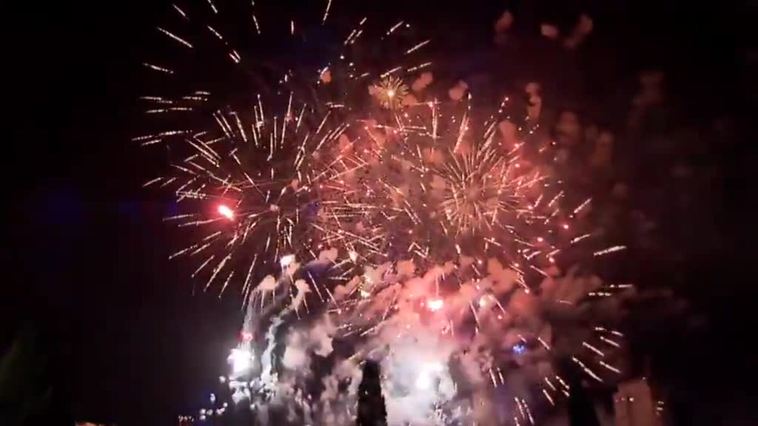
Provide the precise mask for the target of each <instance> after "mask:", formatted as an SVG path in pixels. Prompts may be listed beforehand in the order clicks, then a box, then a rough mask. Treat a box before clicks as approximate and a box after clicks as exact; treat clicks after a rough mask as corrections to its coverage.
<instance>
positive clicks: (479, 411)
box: [135, 1, 630, 425]
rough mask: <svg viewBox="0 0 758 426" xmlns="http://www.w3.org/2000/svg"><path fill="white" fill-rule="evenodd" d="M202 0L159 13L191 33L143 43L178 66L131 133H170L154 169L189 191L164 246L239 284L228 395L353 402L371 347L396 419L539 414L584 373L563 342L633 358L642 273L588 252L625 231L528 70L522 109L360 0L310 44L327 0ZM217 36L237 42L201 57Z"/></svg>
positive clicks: (608, 358)
mask: <svg viewBox="0 0 758 426" xmlns="http://www.w3.org/2000/svg"><path fill="white" fill-rule="evenodd" d="M200 3H201V4H194V6H193V7H192V8H191V9H190V8H189V7H186V6H181V5H174V6H173V10H174V12H175V14H174V19H173V23H172V25H169V24H166V25H165V26H161V27H159V28H158V30H157V32H158V35H160V36H162V37H163V39H164V41H165V42H166V43H169V44H172V45H173V46H174V47H177V48H179V49H180V50H183V51H187V50H189V51H196V52H195V53H192V54H190V55H189V56H188V57H179V59H176V57H174V59H175V61H176V64H172V63H169V61H160V62H159V61H149V62H145V64H144V65H145V67H146V70H147V71H149V72H151V73H154V74H157V75H159V76H160V77H163V78H167V79H168V80H167V81H168V82H174V83H175V85H170V84H168V83H167V86H169V85H170V86H171V90H168V91H169V92H171V93H169V94H167V95H152V94H151V95H146V96H143V97H142V98H141V99H142V100H143V101H144V102H145V105H146V106H147V110H146V113H147V114H148V115H149V116H150V117H156V118H157V120H156V121H155V125H156V130H155V131H153V132H150V133H148V134H146V135H144V136H140V137H137V138H135V139H136V140H137V141H138V142H140V143H141V144H143V145H147V146H150V147H155V146H159V147H160V146H165V147H166V148H167V149H168V150H169V152H170V162H171V172H170V173H168V174H166V175H164V176H161V177H158V178H155V179H152V180H150V181H149V182H147V183H146V186H150V187H160V188H164V189H168V190H170V191H171V192H172V194H174V195H175V197H176V201H177V204H178V206H179V207H180V210H181V213H179V214H177V215H174V216H171V217H169V218H167V221H170V222H173V223H176V224H177V225H178V226H179V227H181V228H183V229H187V230H188V232H187V234H188V235H189V236H190V238H191V241H190V242H189V243H187V244H186V245H185V246H184V247H182V248H180V249H179V250H177V251H176V252H175V253H173V254H172V255H171V258H187V259H189V260H190V261H191V262H192V263H193V269H192V270H193V273H192V277H193V278H196V279H198V280H200V281H201V282H203V283H204V284H203V288H204V289H211V288H212V289H213V291H218V292H219V293H223V292H224V291H225V289H227V288H229V287H230V286H232V287H234V288H239V289H241V291H242V293H243V300H244V304H245V308H246V317H245V321H244V325H243V332H242V337H241V342H240V344H239V346H238V347H236V348H234V350H233V351H232V353H231V354H230V357H229V361H230V365H231V367H232V373H231V374H230V375H229V376H228V377H227V376H225V377H224V378H223V380H224V382H225V383H226V384H227V385H228V387H229V389H230V390H231V391H232V396H231V399H232V401H233V402H234V403H235V404H242V405H245V406H249V408H250V410H252V411H253V412H254V413H255V416H256V417H257V418H258V419H259V420H260V421H262V422H264V423H267V422H269V421H276V416H277V415H279V414H277V413H285V414H284V416H285V418H286V422H288V423H290V424H304V423H313V422H315V423H320V424H350V423H352V422H353V421H354V420H353V417H354V415H355V400H356V392H357V387H358V382H359V381H360V363H361V362H362V361H363V360H365V359H374V360H377V361H378V362H380V363H381V365H382V369H383V371H384V383H383V387H384V392H385V399H386V401H387V404H388V407H387V409H388V410H387V411H388V415H389V419H388V421H389V424H392V425H394V424H404V423H406V422H410V423H412V424H471V423H473V422H476V423H477V424H509V423H511V424H532V423H534V422H535V419H537V418H539V417H540V416H541V413H542V412H545V411H547V410H543V409H542V408H543V407H549V406H554V405H557V404H560V402H561V400H563V399H565V398H566V397H567V396H568V394H569V392H570V387H569V385H568V383H567V381H566V380H565V379H564V378H563V377H562V372H561V371H560V369H559V368H557V367H556V361H557V360H569V361H570V362H571V364H572V365H573V367H574V368H576V369H578V370H580V371H582V372H583V374H585V376H586V377H587V378H588V379H589V380H592V381H595V382H598V383H604V382H606V381H609V380H613V377H614V376H615V375H618V374H619V373H620V367H619V365H618V359H617V353H618V352H619V349H621V348H622V346H623V343H622V340H621V337H623V336H621V334H620V333H619V332H618V331H616V330H615V329H614V328H613V324H614V322H615V319H616V315H615V312H614V308H616V307H617V303H618V300H619V299H620V297H615V296H621V297H623V296H624V294H626V293H627V292H628V291H629V287H630V286H629V285H628V284H615V283H607V282H605V281H603V280H602V279H601V278H599V277H597V276H595V275H593V274H591V273H588V272H586V271H587V270H591V266H592V264H593V263H594V262H595V261H596V260H598V259H600V258H603V257H605V256H614V255H615V253H617V252H619V251H622V250H623V249H624V247H623V246H621V245H608V244H603V241H602V239H601V238H599V236H597V235H595V234H594V233H593V231H592V228H591V225H589V224H588V223H587V215H588V212H589V210H590V209H591V200H589V199H583V198H579V199H575V198H576V197H575V196H574V195H573V194H569V193H568V191H567V190H566V189H565V188H564V187H563V185H562V183H561V182H560V180H559V179H557V178H556V177H555V176H553V175H552V172H551V167H550V165H551V164H550V163H551V147H550V144H549V143H547V144H545V143H542V142H541V141H539V140H538V138H534V137H532V135H534V134H535V133H539V106H540V105H541V100H539V99H538V100H539V102H537V101H535V100H534V98H539V96H538V90H537V89H535V87H534V86H530V88H529V90H528V95H529V98H530V103H529V105H528V106H527V107H526V110H525V111H520V110H519V108H520V106H519V105H515V106H514V105H511V104H510V101H509V100H508V98H506V100H505V101H504V102H503V103H502V104H501V105H499V107H498V108H495V109H494V110H492V112H488V111H489V110H490V109H488V108H486V107H485V108H481V109H480V108H478V107H474V106H473V103H472V100H471V95H470V93H469V92H468V85H467V84H466V83H465V82H463V81H460V82H458V83H456V84H455V85H454V86H453V87H452V88H450V89H449V90H448V92H447V95H448V96H447V98H446V99H444V100H438V98H439V97H435V95H434V94H436V93H438V92H439V91H435V90H431V89H432V83H433V81H434V77H433V74H432V73H431V71H429V67H430V65H431V62H430V61H428V60H425V59H423V52H424V50H425V49H426V47H427V45H428V44H429V40H424V39H417V38H415V37H413V36H412V33H411V32H410V31H411V30H410V26H409V25H408V24H407V23H405V22H403V21H399V22H397V23H395V24H393V25H391V26H389V27H388V28H385V29H383V30H382V31H380V32H378V33H376V37H374V38H373V39H370V37H369V35H370V31H369V29H368V26H367V19H366V18H363V19H360V20H359V21H358V23H357V24H356V25H355V26H353V27H351V29H350V30H349V31H346V35H344V36H342V37H326V39H327V40H328V41H327V42H326V43H325V48H324V49H322V50H320V54H318V55H315V56H316V58H315V59H314V58H312V57H309V58H307V59H303V56H307V55H300V54H298V52H302V51H303V50H302V49H303V48H302V46H306V47H311V46H308V43H310V41H309V40H312V39H313V37H311V35H312V34H313V32H311V31H310V30H309V29H312V28H318V29H322V28H324V27H325V26H328V23H329V20H330V19H333V16H334V13H335V10H336V6H337V5H335V4H332V2H331V1H330V2H328V3H326V4H325V9H324V10H322V11H321V12H320V13H318V14H317V15H314V16H317V17H318V19H317V20H315V21H314V22H315V23H308V21H307V20H304V19H294V18H293V19H278V20H272V21H268V20H264V19H263V18H262V17H263V15H264V13H263V11H264V10H265V8H263V7H262V6H260V5H256V4H255V3H254V4H252V5H245V6H242V5H238V6H236V7H233V8H232V9H231V10H230V11H228V12H227V11H225V9H224V8H221V7H219V5H217V4H215V3H214V2H212V1H209V2H207V4H203V3H202V2H200ZM240 16H245V17H248V18H249V21H246V22H245V23H244V24H243V25H246V26H247V27H248V28H247V30H246V31H240V30H239V29H235V25H239V24H240V23H239V21H240V19H239V17H240ZM277 22H278V24H277ZM226 26H229V27H231V29H224V27H226ZM181 29H184V30H181ZM320 31H323V30H320ZM240 33H244V34H246V35H250V34H253V35H255V36H256V37H258V38H255V39H254V40H256V41H254V42H250V41H249V37H243V36H242V35H241V34H240ZM282 40H286V42H283V41H282ZM362 46H363V47H362ZM365 46H368V47H365ZM298 49H301V50H298ZM201 50H202V52H201ZM249 52H257V53H258V54H259V55H260V56H263V57H264V58H265V59H262V58H261V57H257V58H256V57H254V56H253V55H252V54H251V53H249ZM207 57H214V58H219V59H221V60H222V62H220V64H219V65H218V66H216V65H207V66H206V64H204V63H197V64H195V63H192V62H193V61H192V58H195V59H196V58H202V61H206V60H207ZM324 58H326V59H324ZM198 62H200V61H198ZM183 72H186V73H187V74H186V77H183V78H178V76H181V75H182V73H183ZM218 73H221V75H223V76H224V78H218V77H217V76H218V75H219V74H218ZM206 74H208V75H206ZM196 76H197V77H198V79H200V80H201V84H200V85H199V86H192V85H188V84H186V82H187V79H190V80H192V81H193V82H195V81H196V80H195V77H196ZM203 83H207V86H205V85H203ZM193 84H194V83H193ZM574 265H578V266H574ZM588 324H598V325H589V326H588ZM338 343H339V347H340V348H339V350H337V349H336V348H337V344H338ZM317 362H321V363H324V364H325V365H324V366H322V367H319V368H314V367H313V365H314V364H315V363H317ZM314 386H315V388H316V389H319V390H318V391H313V390H312V389H314ZM214 400H215V397H214ZM213 402H214V401H212V403H213ZM225 408H226V407H225V406H222V407H218V406H216V407H215V408H213V407H212V408H210V409H204V410H203V411H202V412H201V416H209V415H223V412H224V411H223V410H224V409H225ZM219 410H221V413H220V414H219Z"/></svg>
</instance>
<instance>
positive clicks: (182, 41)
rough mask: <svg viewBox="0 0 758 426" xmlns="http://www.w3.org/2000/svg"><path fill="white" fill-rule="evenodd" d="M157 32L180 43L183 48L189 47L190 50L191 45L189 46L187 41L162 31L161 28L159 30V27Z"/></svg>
mask: <svg viewBox="0 0 758 426" xmlns="http://www.w3.org/2000/svg"><path fill="white" fill-rule="evenodd" d="M158 31H160V32H162V33H163V34H166V35H167V36H169V37H170V38H172V39H173V40H175V41H177V42H179V43H181V44H182V45H184V46H186V47H189V48H190V49H192V45H191V44H190V43H189V42H188V41H187V40H185V39H183V38H181V37H179V36H178V35H176V34H174V33H172V32H170V31H168V30H164V29H163V28H161V27H158Z"/></svg>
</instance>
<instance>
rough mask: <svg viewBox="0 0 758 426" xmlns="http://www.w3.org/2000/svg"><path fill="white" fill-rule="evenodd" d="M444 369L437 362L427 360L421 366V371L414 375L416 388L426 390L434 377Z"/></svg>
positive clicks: (430, 385) (432, 382)
mask: <svg viewBox="0 0 758 426" xmlns="http://www.w3.org/2000/svg"><path fill="white" fill-rule="evenodd" d="M444 370H445V367H444V366H443V365H442V364H440V363H439V362H429V363H425V364H424V365H422V366H421V371H420V372H419V375H418V376H417V377H416V382H415V385H416V389H419V390H428V389H430V388H431V387H432V385H433V384H434V380H435V378H436V377H437V376H438V375H439V374H440V373H442V372H443V371H444Z"/></svg>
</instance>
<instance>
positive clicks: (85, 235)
mask: <svg viewBox="0 0 758 426" xmlns="http://www.w3.org/2000/svg"><path fill="white" fill-rule="evenodd" d="M198 1H201V0H198ZM339 1H340V0H335V3H337V2H339ZM342 1H345V0H342ZM20 3H21V4H14V5H13V6H11V8H12V9H13V10H12V11H11V12H10V13H8V12H6V13H4V14H3V15H4V21H5V22H4V32H5V33H6V34H5V35H4V37H3V40H4V45H5V46H4V49H3V57H4V65H5V66H4V68H5V70H6V72H7V71H10V74H11V75H10V76H6V77H5V78H4V82H5V87H4V89H3V92H4V94H5V99H6V103H5V108H4V111H5V120H3V121H4V123H6V125H5V128H6V130H5V132H4V136H5V137H4V139H3V142H4V146H5V150H4V151H3V152H4V158H5V159H6V161H5V164H6V167H5V181H4V183H5V184H4V185H3V188H4V191H5V197H4V198H5V199H6V203H5V204H6V206H7V207H6V219H5V221H4V225H5V227H6V230H5V235H6V241H7V242H6V243H5V244H4V249H5V250H4V255H3V269H2V270H3V273H4V274H5V279H4V281H5V282H4V284H3V288H6V289H8V290H9V291H10V297H5V296H3V297H2V298H1V299H0V310H1V312H0V318H1V319H2V326H0V331H2V334H0V351H5V350H6V349H7V348H8V347H9V345H10V343H11V342H12V341H13V339H14V338H15V337H17V336H19V335H20V334H23V333H27V334H26V335H30V336H32V337H31V340H32V341H34V342H35V346H34V347H35V350H34V352H35V354H36V355H39V357H40V361H39V362H40V364H39V365H40V367H39V369H36V370H35V369H32V370H34V371H35V372H39V373H40V375H41V376H40V377H41V378H40V377H36V376H35V378H34V380H39V381H41V382H46V383H50V384H52V386H53V397H52V401H53V402H52V404H53V405H52V408H50V410H48V411H49V412H48V413H47V414H46V415H47V416H48V417H45V419H46V420H45V422H46V423H47V424H59V423H63V424H65V423H66V422H69V423H68V424H70V421H71V420H73V419H77V420H94V421H103V422H105V421H108V422H111V421H113V422H118V424H123V425H151V424H172V423H174V422H175V418H176V415H177V414H181V413H185V412H190V411H194V409H195V408H196V407H197V406H198V404H199V403H200V400H201V398H203V397H204V396H205V390H206V389H207V388H209V387H210V386H211V385H212V384H213V382H214V381H215V380H216V377H217V376H218V375H219V374H220V373H222V372H223V371H224V367H225V362H224V361H225V359H224V358H225V355H226V351H227V349H228V348H229V347H230V346H231V345H232V343H233V342H234V341H235V339H236V334H237V332H238V329H239V321H240V318H241V312H240V310H239V306H240V301H239V300H238V298H237V297H235V296H233V295H231V296H229V297H225V298H223V299H221V300H219V299H218V297H217V296H216V295H214V294H202V293H199V294H195V295H193V294H192V283H191V282H190V280H189V279H188V275H189V271H187V270H184V269H183V268H182V267H181V266H180V264H178V263H172V262H169V261H168V260H167V255H168V254H169V253H170V252H171V251H172V249H174V248H175V247H176V244H175V241H176V240H175V236H176V235H175V230H173V229H171V228H170V227H169V226H166V225H165V224H164V223H162V221H161V219H162V217H163V216H164V215H166V214H168V213H169V212H170V211H171V210H172V207H173V205H172V201H171V200H170V199H169V198H168V197H162V196H161V195H160V194H156V193H154V192H149V191H145V190H143V189H142V188H141V186H142V184H143V183H144V182H145V181H146V180H148V179H149V178H152V177H153V176H155V175H156V174H157V173H158V172H159V171H160V168H159V166H160V165H159V164H154V163H151V162H150V161H148V160H147V159H146V156H145V155H143V154H144V152H143V150H142V149H141V148H140V147H139V146H138V145H137V144H136V143H133V142H131V141H130V138H132V137H134V136H136V135H140V134H142V131H141V129H140V126H141V125H142V123H141V120H142V115H141V113H140V112H139V111H138V110H137V105H136V102H135V98H136V97H137V96H138V95H140V94H141V92H142V90H143V87H144V85H143V83H144V79H143V76H144V73H143V72H142V69H141V68H140V63H141V62H142V60H143V54H144V52H145V50H146V49H148V47H149V45H150V43H151V41H152V40H155V34H154V32H155V30H154V26H155V25H156V24H158V23H160V21H161V19H162V17H164V16H165V15H166V14H167V13H168V12H169V11H168V8H170V3H169V2H165V4H161V3H163V2H160V1H144V0H142V1H132V2H116V3H112V4H110V3H111V2H97V3H96V2H78V3H76V4H56V5H52V6H47V5H44V6H43V5H42V4H34V3H32V2H20ZM369 3H370V2H369ZM380 3H382V4H383V5H386V4H393V5H396V4H403V3H406V4H407V3H411V2H408V1H406V2H397V1H389V2H380ZM432 3H434V2H430V1H426V0H424V1H419V2H417V4H416V5H414V6H413V7H412V8H411V9H407V8H408V6H407V5H405V6H403V7H405V8H406V9H405V10H404V11H403V13H402V15H403V16H407V17H410V18H411V20H415V22H418V23H419V25H420V27H421V28H422V29H428V30H429V31H430V32H431V33H432V35H436V34H435V32H438V33H440V34H442V35H441V37H442V38H443V39H446V40H449V41H450V42H452V43H455V42H456V40H457V41H458V42H460V40H466V43H490V40H491V28H492V23H493V22H494V21H495V19H496V18H497V17H498V15H499V14H500V13H501V12H502V11H503V10H505V9H506V8H510V9H511V10H514V11H515V14H516V19H517V23H519V24H521V21H519V19H520V16H523V17H524V22H529V20H531V22H535V23H539V22H541V21H542V20H543V19H544V20H545V21H551V22H558V23H570V22H573V21H574V19H575V18H576V16H577V14H578V12H580V11H587V12H588V13H589V14H590V15H591V16H592V17H593V18H594V20H595V32H594V33H593V34H592V35H591V36H590V37H591V42H590V46H589V48H588V50H589V51H590V52H594V54H597V55H600V56H599V57H601V58H609V59H610V61H609V62H595V63H593V62H592V57H585V58H584V59H583V60H584V61H585V62H586V63H587V66H586V67H585V68H583V69H586V74H585V75H584V80H585V85H584V92H585V93H589V94H590V95H589V96H599V94H601V93H606V92H614V91H618V93H619V96H620V97H621V95H623V94H625V93H627V92H629V88H632V89H633V88H634V85H635V80H636V75H637V72H638V71H639V70H642V69H645V68H648V67H655V68H659V69H663V70H665V71H666V72H667V79H668V81H669V82H671V83H670V85H669V89H670V90H671V93H672V98H675V99H676V101H677V105H679V109H678V114H679V115H680V117H681V119H682V120H684V121H686V122H691V123H712V122H718V123H722V122H723V123H726V124H724V126H726V128H727V129H728V131H726V133H725V134H727V135H728V137H724V140H723V141H719V140H717V141H715V142H713V143H712V145H715V147H712V149H710V150H709V151H707V155H706V156H705V157H704V158H701V159H700V160H701V161H703V162H704V163H706V164H707V167H706V168H707V169H708V170H711V171H712V172H713V174H712V175H711V178H709V179H708V180H707V182H706V185H704V186H703V187H702V188H701V189H703V196H702V198H700V199H699V201H697V202H696V203H695V204H694V205H691V206H690V209H689V210H686V211H685V212H683V213H682V212H680V213H679V215H677V216H676V217H675V218H673V219H668V220H669V222H667V223H672V226H671V227H669V228H667V229H666V230H664V231H661V235H660V237H661V238H662V239H663V240H665V241H666V243H667V245H668V246H670V247H672V248H673V249H674V250H676V251H679V252H680V253H681V256H680V258H679V260H677V261H672V263H665V262H660V268H659V269H657V271H658V272H659V274H658V275H656V277H657V278H655V279H650V280H649V281H655V282H649V283H648V284H649V285H651V286H653V285H666V286H668V287H671V288H673V289H674V290H675V292H676V293H677V294H678V295H679V296H681V297H683V298H684V299H686V300H688V302H689V306H690V307H689V310H690V311H691V312H692V314H691V316H690V317H689V318H690V319H688V321H691V322H692V323H694V324H696V325H697V326H696V327H694V331H693V330H691V329H689V328H687V329H686V327H676V326H675V325H671V324H669V327H663V328H658V325H659V324H658V323H655V322H653V323H652V324H654V325H649V323H648V322H646V317H645V315H644V314H639V312H638V314H637V315H636V316H635V317H634V318H633V323H632V325H631V326H630V327H633V328H635V329H636V330H639V335H640V336H644V337H645V340H644V341H643V342H642V343H641V345H640V349H639V352H640V353H642V352H644V353H646V354H648V355H650V357H649V363H650V365H651V368H652V370H653V371H662V372H663V373H661V374H662V375H663V376H666V377H667V379H668V380H669V382H670V383H674V384H675V385H672V387H673V388H674V389H679V390H681V391H682V392H681V395H683V396H682V397H681V398H679V399H680V400H681V401H680V405H679V406H678V407H679V408H678V410H679V411H680V412H681V416H680V421H681V422H682V423H681V424H716V423H695V422H696V420H697V421H705V420H703V419H706V418H708V419H719V418H720V417H716V416H717V415H719V413H723V414H724V415H728V416H733V418H734V420H731V419H732V417H724V418H722V420H723V421H724V422H728V423H722V424H743V423H739V420H738V419H742V420H744V421H746V420H747V418H748V417H747V414H746V413H749V411H748V407H749V406H748V404H747V402H748V401H749V398H750V397H751V396H754V394H755V390H754V389H755V388H754V387H753V390H750V388H749V387H748V386H747V383H748V374H747V373H748V371H747V370H748V366H749V365H750V364H751V362H750V360H751V359H752V360H753V364H754V359H755V356H754V355H751V353H750V352H748V350H747V347H748V341H749V340H750V339H751V338H753V336H755V329H754V328H752V327H750V326H749V324H750V321H748V318H749V317H750V315H749V313H750V312H751V311H750V309H751V301H750V299H749V297H748V295H749V292H750V291H751V289H750V287H752V286H754V282H755V278H754V276H755V273H754V272H753V267H752V265H751V264H749V263H746V261H747V260H748V259H749V252H750V251H751V248H750V247H751V246H750V245H747V242H748V240H749V238H748V237H747V235H746V234H747V225H748V219H749V216H751V215H750V214H749V212H748V211H747V208H746V205H747V204H746V202H745V201H743V200H744V198H745V197H746V196H747V184H746V180H745V178H746V176H747V172H746V171H747V170H748V168H747V162H748V158H749V156H748V155H747V154H748V149H747V145H748V144H750V143H752V139H753V137H748V136H746V135H749V133H748V132H747V127H746V124H747V123H748V120H746V118H748V117H749V113H748V111H750V109H751V107H755V101H756V98H755V94H756V84H755V75H756V73H758V70H756V55H757V53H758V52H757V51H756V50H755V49H754V48H753V49H752V50H751V49H749V43H748V41H747V40H748V36H747V34H748V32H749V25H748V24H747V22H749V17H750V16H753V17H755V9H756V6H755V3H754V2H753V6H752V8H751V7H749V6H748V5H747V3H748V2H744V4H743V5H730V6H727V5H725V4H722V3H721V2H719V3H715V2H711V4H710V5H698V4H695V3H698V2H681V1H677V2H665V3H666V4H667V5H666V6H661V5H660V4H659V3H663V2H652V1H627V0H606V1H586V2H575V1H573V2H562V1H555V2H551V1H538V2H525V1H522V2H495V1H471V2H462V5H454V6H453V5H451V6H440V5H436V6H435V7H434V8H429V5H430V4H432ZM739 3H743V2H739ZM508 4H510V6H508ZM463 5H465V6H467V7H466V9H463V10H461V8H462V7H463ZM558 5H559V6H558ZM366 7H367V8H369V9H370V8H371V7H376V6H366ZM389 9H391V8H389ZM376 10H379V9H376ZM396 10H400V9H396ZM520 12H523V13H522V14H521V15H520V14H519V13H520ZM383 13H387V14H391V13H392V12H383ZM751 13H752V15H751ZM542 17H544V18H542ZM523 25H527V24H523ZM753 25H754V24H753ZM450 27H453V28H460V29H461V31H460V33H461V34H463V35H462V36H461V38H460V39H457V38H456V37H453V36H452V35H450V34H448V33H445V32H443V31H442V30H443V29H445V28H450ZM608 52H612V54H610V53H608ZM472 58H473V59H472V60H471V61H472V63H471V64H469V65H470V66H472V67H474V68H475V67H476V66H477V61H479V60H483V59H480V58H479V57H477V56H476V55H473V56H472ZM589 64H592V65H593V66H589ZM8 93H10V97H9V96H8ZM629 93H631V92H629ZM628 98H629V97H628V96H626V97H624V98H623V99H626V102H628ZM8 114H10V116H8ZM608 114H612V112H609V113H608ZM719 120H720V121H719ZM753 120H754V117H753ZM8 136H10V138H8ZM9 147H10V150H8V148H9ZM661 215H662V216H666V215H665V214H661ZM750 219H751V221H753V222H754V219H752V218H750ZM651 309H652V308H651ZM753 309H754V308H753ZM641 312H643V313H644V312H645V309H642V310H641ZM752 323H755V321H754V320H753V321H752ZM651 336H652V337H651ZM37 370H39V371H37ZM30 374H31V373H30ZM687 416H690V417H687ZM708 416H711V417H708ZM753 417H755V416H753ZM0 419H1V418H0ZM693 419H695V420H693ZM744 424H747V423H744Z"/></svg>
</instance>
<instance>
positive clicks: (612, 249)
mask: <svg viewBox="0 0 758 426" xmlns="http://www.w3.org/2000/svg"><path fill="white" fill-rule="evenodd" d="M622 250H626V246H613V247H608V248H607V249H604V250H599V251H596V252H595V253H593V254H594V255H595V256H603V255H606V254H610V253H615V252H617V251H622Z"/></svg>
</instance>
